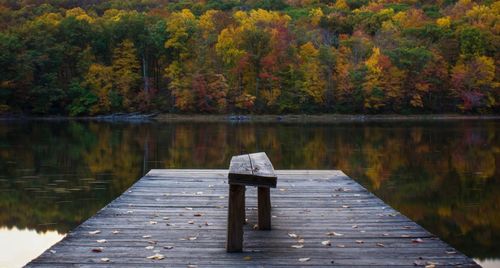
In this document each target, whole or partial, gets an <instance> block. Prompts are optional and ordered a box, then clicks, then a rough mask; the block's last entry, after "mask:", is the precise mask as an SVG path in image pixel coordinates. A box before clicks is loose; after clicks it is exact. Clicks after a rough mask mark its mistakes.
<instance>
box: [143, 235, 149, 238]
mask: <svg viewBox="0 0 500 268" xmlns="http://www.w3.org/2000/svg"><path fill="white" fill-rule="evenodd" d="M142 238H151V236H150V235H143V236H142Z"/></svg>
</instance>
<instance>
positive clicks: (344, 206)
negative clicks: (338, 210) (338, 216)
mask: <svg viewBox="0 0 500 268" xmlns="http://www.w3.org/2000/svg"><path fill="white" fill-rule="evenodd" d="M342 207H343V208H350V207H349V206H346V205H343V206H342Z"/></svg>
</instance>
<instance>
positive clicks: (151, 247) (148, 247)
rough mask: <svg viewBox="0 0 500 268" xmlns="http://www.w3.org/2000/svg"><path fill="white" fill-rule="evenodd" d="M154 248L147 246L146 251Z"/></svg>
mask: <svg viewBox="0 0 500 268" xmlns="http://www.w3.org/2000/svg"><path fill="white" fill-rule="evenodd" d="M154 248H155V247H153V246H147V247H146V249H154Z"/></svg>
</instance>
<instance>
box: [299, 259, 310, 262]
mask: <svg viewBox="0 0 500 268" xmlns="http://www.w3.org/2000/svg"><path fill="white" fill-rule="evenodd" d="M310 259H311V258H300V259H299V261H300V262H306V261H309V260H310Z"/></svg>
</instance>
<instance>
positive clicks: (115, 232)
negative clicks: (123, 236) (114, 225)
mask: <svg viewBox="0 0 500 268" xmlns="http://www.w3.org/2000/svg"><path fill="white" fill-rule="evenodd" d="M111 233H112V234H119V233H120V231H116V230H115V231H113V232H111Z"/></svg>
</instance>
